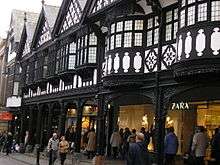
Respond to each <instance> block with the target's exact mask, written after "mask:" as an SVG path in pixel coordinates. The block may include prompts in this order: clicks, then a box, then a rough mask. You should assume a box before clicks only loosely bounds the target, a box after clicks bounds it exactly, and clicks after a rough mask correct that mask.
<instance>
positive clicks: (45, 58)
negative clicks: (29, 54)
mask: <svg viewBox="0 0 220 165" xmlns="http://www.w3.org/2000/svg"><path fill="white" fill-rule="evenodd" d="M47 75H48V55H47V54H45V56H44V64H43V78H46V77H47Z"/></svg>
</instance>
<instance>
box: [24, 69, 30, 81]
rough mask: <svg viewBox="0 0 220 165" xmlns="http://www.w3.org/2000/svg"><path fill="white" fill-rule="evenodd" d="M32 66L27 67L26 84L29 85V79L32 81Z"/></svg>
mask: <svg viewBox="0 0 220 165" xmlns="http://www.w3.org/2000/svg"><path fill="white" fill-rule="evenodd" d="M29 75H30V66H29V65H27V68H26V75H25V82H26V84H28V82H29V79H30V76H29Z"/></svg>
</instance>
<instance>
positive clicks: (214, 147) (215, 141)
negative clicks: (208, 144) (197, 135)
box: [212, 129, 220, 164]
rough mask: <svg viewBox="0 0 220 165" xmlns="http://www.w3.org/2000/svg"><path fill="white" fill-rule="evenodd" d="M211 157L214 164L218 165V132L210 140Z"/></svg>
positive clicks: (219, 140)
mask: <svg viewBox="0 0 220 165" xmlns="http://www.w3.org/2000/svg"><path fill="white" fill-rule="evenodd" d="M212 152H213V153H212V157H213V158H214V159H215V161H216V164H220V130H219V129H218V132H217V133H216V134H215V136H214V137H213V139H212Z"/></svg>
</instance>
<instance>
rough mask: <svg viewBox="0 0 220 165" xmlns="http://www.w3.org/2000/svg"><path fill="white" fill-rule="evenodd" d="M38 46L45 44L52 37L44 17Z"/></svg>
mask: <svg viewBox="0 0 220 165" xmlns="http://www.w3.org/2000/svg"><path fill="white" fill-rule="evenodd" d="M38 37H39V38H38V42H37V47H39V46H41V45H43V44H44V43H45V42H47V41H49V40H50V39H51V32H50V27H49V24H48V22H47V20H46V19H44V21H43V23H42V26H41V27H40V32H39V36H38Z"/></svg>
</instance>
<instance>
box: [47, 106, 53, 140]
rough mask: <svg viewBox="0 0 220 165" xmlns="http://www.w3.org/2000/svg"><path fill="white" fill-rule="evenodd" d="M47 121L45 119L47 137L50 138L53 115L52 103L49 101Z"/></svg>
mask: <svg viewBox="0 0 220 165" xmlns="http://www.w3.org/2000/svg"><path fill="white" fill-rule="evenodd" d="M48 107H49V110H48V111H49V112H48V121H47V139H50V138H51V134H52V117H53V104H52V103H49V105H48Z"/></svg>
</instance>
